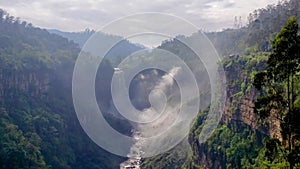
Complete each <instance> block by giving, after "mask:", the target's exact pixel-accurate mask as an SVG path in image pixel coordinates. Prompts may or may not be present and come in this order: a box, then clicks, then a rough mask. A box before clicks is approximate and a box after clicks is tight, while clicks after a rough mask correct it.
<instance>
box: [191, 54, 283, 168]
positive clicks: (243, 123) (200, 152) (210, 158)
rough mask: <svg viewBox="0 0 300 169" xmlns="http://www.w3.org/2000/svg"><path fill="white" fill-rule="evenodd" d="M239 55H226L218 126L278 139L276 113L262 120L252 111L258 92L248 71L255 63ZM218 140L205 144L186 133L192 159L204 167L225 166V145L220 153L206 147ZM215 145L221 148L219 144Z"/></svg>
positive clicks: (214, 144) (278, 129)
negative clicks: (220, 115)
mask: <svg viewBox="0 0 300 169" xmlns="http://www.w3.org/2000/svg"><path fill="white" fill-rule="evenodd" d="M243 59H244V58H243ZM243 59H239V58H234V59H233V60H232V59H230V60H229V62H231V63H230V65H228V66H227V67H226V66H225V68H224V69H225V73H226V78H227V100H226V103H225V108H224V110H223V114H222V119H221V122H220V126H222V125H224V126H227V127H229V128H230V130H231V131H232V132H233V133H235V132H240V133H245V131H246V133H247V132H250V133H259V134H258V135H260V136H263V137H264V136H271V137H277V138H278V139H281V136H280V122H279V121H278V120H277V119H276V117H275V114H276V113H275V112H272V113H271V117H270V118H269V119H266V120H262V119H260V118H259V116H258V115H257V114H256V113H255V112H254V103H255V100H256V99H257V97H258V94H259V93H258V91H257V90H256V89H255V88H254V87H253V86H252V84H251V80H250V78H251V77H250V71H252V70H253V69H256V65H255V64H253V65H247V64H249V62H248V63H247V61H248V60H246V59H249V58H246V59H244V60H243ZM245 67H248V68H247V69H249V70H245ZM219 134H220V133H219ZM254 135H255V134H254ZM243 136H245V135H243ZM217 137H218V139H220V138H219V137H221V136H220V135H218V136H217ZM246 137H247V136H246ZM251 137H252V136H251ZM228 139H230V138H228ZM208 142H209V141H208ZM221 142H223V141H219V142H216V139H214V141H211V142H210V143H208V144H205V145H202V144H201V145H200V143H199V142H198V141H197V140H196V139H195V134H194V133H192V134H190V137H189V143H190V144H191V146H192V149H193V157H194V158H193V160H192V161H193V162H194V163H195V164H197V165H199V166H201V167H203V168H205V169H206V168H207V169H211V168H213V169H219V168H226V166H227V164H226V161H227V158H228V157H227V155H226V153H224V152H226V151H227V149H226V148H224V149H225V151H223V153H224V154H222V153H221V154H220V152H222V151H219V150H218V148H217V149H213V150H212V149H210V147H209V145H213V146H216V147H218V144H219V143H221ZM260 142H261V141H260ZM229 143H230V142H229ZM251 144H255V143H251ZM219 148H220V149H222V147H219ZM209 149H210V150H209ZM215 153H217V154H215Z"/></svg>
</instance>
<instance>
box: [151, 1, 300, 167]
mask: <svg viewBox="0 0 300 169" xmlns="http://www.w3.org/2000/svg"><path fill="white" fill-rule="evenodd" d="M299 11H300V1H298V0H290V1H281V2H280V3H279V4H278V5H274V6H271V5H270V6H267V7H266V8H265V9H259V10H256V11H254V12H253V13H252V14H250V15H249V18H248V19H249V23H248V24H247V25H246V26H244V27H242V28H239V29H227V30H224V31H222V32H211V33H208V34H207V36H208V37H209V38H210V39H211V41H212V42H213V44H214V45H215V47H216V49H217V50H218V52H219V54H221V55H222V56H225V58H224V60H223V61H222V63H221V64H220V65H221V66H223V68H224V70H225V73H226V76H227V83H228V86H227V95H228V97H227V104H226V110H224V114H223V118H222V121H221V123H220V125H219V127H218V128H217V129H216V130H215V132H214V134H213V136H212V137H211V138H210V139H209V140H208V141H207V142H205V143H202V144H200V143H199V142H198V137H199V134H200V132H201V129H202V126H203V121H204V120H205V117H206V113H207V110H204V111H201V112H200V113H199V114H198V117H197V118H196V119H195V122H194V124H193V127H192V129H191V131H190V134H189V137H188V141H189V144H190V145H191V150H190V153H189V155H188V156H187V158H186V159H185V163H184V164H182V163H181V161H182V158H184V157H180V156H178V155H176V152H178V150H180V148H178V147H177V148H176V149H174V150H171V151H170V152H168V153H166V154H162V155H160V156H158V157H155V158H152V159H148V160H146V161H145V163H146V164H145V166H147V167H148V166H151V167H152V168H156V167H157V168H187V169H194V168H236V169H240V168H249V169H252V168H263V169H279V168H280V169H281V168H299V159H300V152H299V137H298V135H299V134H300V133H299V108H298V107H299V94H300V93H299V65H298V64H299V60H298V59H299V56H300V55H299V51H300V50H299V49H300V46H299V44H300V41H299V27H298V23H299V19H300V13H299ZM292 16H294V17H292ZM289 18H291V19H289ZM297 20H298V21H297ZM168 43H171V44H168V46H172V45H173V46H175V45H176V43H174V42H168ZM162 46H164V44H163V45H162ZM165 46H166V45H165ZM177 50H179V51H177V53H180V52H183V51H184V50H180V49H178V48H177ZM179 147H180V145H179ZM172 151H174V153H173V154H172ZM172 155H173V156H172ZM164 157H166V158H164ZM167 157H168V158H167ZM162 158H163V159H166V160H165V163H158V164H157V165H155V163H154V162H155V161H156V159H162ZM174 158H178V162H179V163H177V164H176V165H173V166H172V167H169V164H170V163H171V162H172V160H171V159H174ZM151 162H152V163H151ZM149 164H152V165H149Z"/></svg>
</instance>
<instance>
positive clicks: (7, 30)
mask: <svg viewBox="0 0 300 169" xmlns="http://www.w3.org/2000/svg"><path fill="white" fill-rule="evenodd" d="M79 51H80V49H79V48H78V45H76V44H75V43H72V42H70V41H69V40H68V39H66V38H63V37H61V36H58V35H55V34H50V33H48V31H47V30H43V29H39V28H35V27H33V26H32V25H31V24H28V23H26V22H21V21H20V20H19V19H18V18H14V17H13V16H10V15H9V14H7V13H6V12H5V11H3V10H0V135H1V137H0V168H2V169H21V168H22V169H40V168H53V169H67V168H75V169H76V168H77V169H80V168H84V169H86V168H103V169H104V168H105V169H106V168H119V164H120V163H121V162H122V161H124V160H125V159H123V158H120V157H117V156H114V155H112V154H110V153H108V152H106V151H104V150H102V149H101V148H99V147H98V146H97V145H96V144H94V143H93V142H92V141H91V140H90V139H89V138H88V136H87V135H86V134H85V133H84V132H83V130H82V129H81V127H80V125H79V122H78V120H77V117H76V113H75V112H74V109H73V106H72V105H73V104H72V97H71V78H72V71H73V66H74V63H75V59H76V57H77V55H78V52H79ZM106 65H107V66H106V67H105V66H104V67H103V68H104V69H110V70H113V69H112V67H111V66H110V65H109V63H108V62H106ZM99 81H100V82H99V83H101V80H99ZM108 83H109V82H108ZM99 90H100V92H101V91H105V90H101V89H99ZM107 97H108V96H107ZM101 99H106V100H107V101H109V97H108V98H101ZM101 99H100V100H101ZM108 119H109V121H110V122H111V123H112V124H116V125H115V126H116V128H118V125H119V124H120V121H116V119H114V118H113V117H108ZM126 128H128V127H125V128H124V126H122V129H123V130H125V129H126ZM125 132H126V131H125Z"/></svg>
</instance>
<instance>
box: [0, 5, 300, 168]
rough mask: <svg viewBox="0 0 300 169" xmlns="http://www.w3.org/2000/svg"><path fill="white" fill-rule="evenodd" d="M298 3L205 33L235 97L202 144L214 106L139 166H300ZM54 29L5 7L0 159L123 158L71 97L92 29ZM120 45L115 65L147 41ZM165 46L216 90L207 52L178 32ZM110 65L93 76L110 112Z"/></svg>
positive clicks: (20, 163) (0, 48)
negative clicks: (97, 138) (92, 134)
mask: <svg viewBox="0 0 300 169" xmlns="http://www.w3.org/2000/svg"><path fill="white" fill-rule="evenodd" d="M299 11H300V1H299V0H290V1H281V2H280V3H279V4H278V5H276V6H268V7H266V8H265V9H259V10H256V11H254V12H253V13H252V14H250V15H249V18H248V20H249V22H248V24H247V25H246V26H244V27H242V28H239V29H228V30H224V31H222V32H211V33H208V34H207V36H208V37H209V38H210V39H211V41H212V42H213V44H214V45H215V47H216V48H217V50H218V52H219V53H220V54H221V55H222V56H225V57H224V60H223V61H222V62H221V63H220V66H222V67H223V68H224V70H225V73H226V77H227V82H228V86H227V95H228V97H227V103H226V110H224V114H223V118H222V121H221V123H220V125H219V127H218V128H217V129H216V130H215V132H214V134H213V136H212V137H211V138H210V139H209V140H208V141H207V142H205V143H202V144H200V143H199V141H198V137H199V134H200V132H201V129H202V127H203V121H204V120H205V117H206V114H207V111H208V110H207V109H206V110H202V111H200V112H199V114H198V116H197V118H196V119H195V122H194V124H193V125H192V129H191V131H190V134H189V136H188V138H187V139H186V140H187V141H186V140H185V141H183V142H182V143H181V144H180V145H178V146H177V147H176V148H174V149H172V150H170V151H168V152H166V153H164V154H161V155H158V156H155V157H152V158H148V159H143V164H142V167H143V168H186V169H194V168H234V169H240V168H246V169H252V168H263V169H277V168H296V169H297V168H299V167H300V164H299V163H300V137H299V136H300V121H299V116H300V113H299V111H300V97H299V96H300V90H299V89H300V86H299V84H300V83H299V75H300V70H299V63H300V53H299V51H300V50H299V49H300V37H299V25H298V23H299V20H300V13H299ZM292 16H294V17H292ZM52 32H53V33H52V34H51V33H49V32H48V31H47V30H43V29H39V28H35V27H33V26H32V25H31V24H29V23H26V22H24V21H23V22H22V21H20V20H19V19H18V18H14V17H13V16H10V15H9V14H7V13H6V12H5V11H3V10H0V134H1V137H0V168H3V169H20V168H23V169H35V168H36V169H38V168H53V169H65V168H74V169H81V168H88V169H90V168H91V169H92V168H118V167H119V164H120V163H121V162H122V161H124V160H125V159H124V158H121V157H117V156H114V155H112V154H110V153H108V152H106V151H104V150H102V149H101V148H99V147H98V146H97V145H95V144H94V143H93V142H92V141H91V140H90V139H89V138H88V136H87V135H86V134H85V133H84V132H83V131H82V129H81V127H80V125H79V122H78V120H77V118H76V113H75V112H74V110H73V107H72V98H71V78H72V70H73V66H74V63H75V59H76V57H77V55H78V53H79V51H80V49H79V47H82V45H83V44H84V42H85V41H86V40H87V39H88V38H89V37H90V36H91V34H92V33H94V32H93V31H85V32H81V33H79V34H78V33H64V32H58V31H52ZM56 34H60V35H63V36H65V37H67V38H68V39H69V40H68V39H67V38H63V37H61V36H59V35H56ZM103 36H107V38H119V37H112V36H110V35H103ZM193 36H195V35H192V37H180V38H186V39H189V38H193ZM76 38H77V39H76ZM71 40H73V41H74V42H76V43H78V44H79V45H78V44H75V43H74V42H72V41H71ZM119 45H120V46H119V47H116V48H115V51H111V53H109V54H108V55H109V56H108V57H110V56H111V57H112V58H110V61H111V62H113V63H112V65H116V64H117V63H119V62H120V60H121V59H122V57H124V56H126V55H127V54H128V53H131V52H133V51H135V50H138V49H141V48H142V47H138V46H134V45H132V44H130V43H129V42H128V41H123V43H122V44H119ZM159 48H160V49H165V50H168V51H170V52H173V53H174V54H177V55H179V56H181V57H182V59H183V60H185V62H186V63H187V65H188V66H190V67H191V68H192V71H193V73H195V74H198V75H199V77H203V79H197V80H198V83H199V84H201V85H202V87H203V90H204V92H203V93H201V94H202V95H205V96H206V95H208V94H209V86H208V85H207V83H205V81H207V80H208V77H207V75H205V73H206V72H205V70H204V69H203V68H204V67H203V66H201V64H202V63H201V61H199V60H194V59H189V58H196V56H195V54H194V53H191V51H190V50H189V49H188V48H187V47H186V46H184V45H183V44H182V43H180V42H179V41H178V40H176V39H173V40H169V41H166V42H164V43H163V44H162V45H161V46H160V47H159ZM120 51H121V52H120ZM162 60H163V59H162ZM163 61H164V62H167V61H165V60H163ZM112 65H111V63H110V62H108V61H105V62H103V63H102V67H101V69H102V70H100V71H104V72H106V74H105V75H100V74H97V79H96V82H95V83H96V84H97V85H96V86H101V87H100V88H96V92H97V100H98V102H99V106H100V107H101V108H102V110H103V111H104V112H106V111H110V110H111V109H112V107H111V106H112V105H111V94H110V92H109V87H110V81H111V76H112V74H113V71H114V70H113V66H112ZM136 83H137V84H138V82H136ZM137 84H134V85H137ZM206 89H207V90H206ZM131 92H133V93H130V94H131V95H134V91H131ZM100 96H101V97H100ZM207 104H208V103H207V102H204V103H203V105H201V106H203V107H204V106H205V107H206V106H207ZM105 117H106V119H107V120H108V121H109V123H110V124H111V125H112V126H113V127H114V128H115V129H117V130H119V131H120V132H122V133H124V134H128V135H129V134H130V129H131V126H130V124H129V123H127V122H124V121H122V120H120V119H116V118H115V117H114V116H110V115H109V114H105ZM277 122H278V123H277ZM187 142H188V143H189V145H190V147H191V149H188V152H186V151H187Z"/></svg>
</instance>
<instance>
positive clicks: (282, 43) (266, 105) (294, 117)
mask: <svg viewBox="0 0 300 169" xmlns="http://www.w3.org/2000/svg"><path fill="white" fill-rule="evenodd" d="M298 29H299V28H298V22H297V19H296V17H291V18H290V19H289V20H288V22H287V23H286V25H285V26H284V27H283V28H282V29H281V31H280V32H279V33H278V34H277V36H276V38H275V39H274V41H273V43H272V44H273V52H272V53H271V54H270V55H269V57H268V61H267V65H268V67H267V70H266V71H261V72H258V73H257V74H256V75H255V78H254V86H255V87H256V88H257V89H258V90H261V91H263V92H262V93H261V94H262V95H261V96H260V97H259V98H258V99H257V101H256V102H255V111H256V112H257V113H258V114H259V115H260V117H262V118H264V119H265V118H268V117H270V116H271V113H273V114H274V113H275V117H277V118H278V120H279V121H280V127H281V135H282V139H283V143H284V144H286V145H287V147H285V148H286V150H285V151H286V152H283V154H285V153H287V154H288V158H285V160H286V161H288V162H289V164H290V167H291V168H293V167H294V166H295V165H296V164H297V163H300V160H299V158H298V153H296V152H297V151H296V149H295V148H297V146H299V145H298V144H297V142H298V141H299V137H298V136H299V134H300V133H299V130H298V128H299V118H298V117H299V115H298V114H299V111H300V109H298V108H297V107H296V106H295V96H297V95H299V94H300V93H296V92H295V89H294V86H295V85H294V83H295V81H297V78H296V74H297V72H298V71H299V62H300V51H299V45H300V36H299V34H298ZM278 145H279V141H275V140H271V142H268V143H267V144H266V154H265V155H266V157H267V158H268V160H269V161H271V162H274V161H275V157H272V154H274V153H275V152H274V151H277V148H276V147H278ZM283 147H284V146H283Z"/></svg>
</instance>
